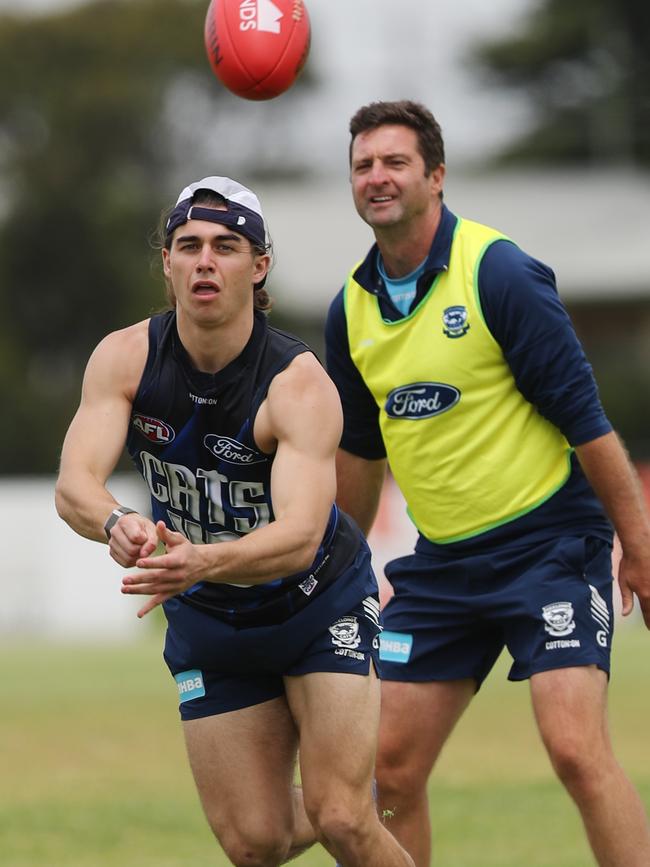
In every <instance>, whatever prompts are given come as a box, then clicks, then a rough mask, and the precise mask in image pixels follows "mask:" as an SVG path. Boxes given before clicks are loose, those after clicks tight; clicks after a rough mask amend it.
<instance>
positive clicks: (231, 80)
mask: <svg viewBox="0 0 650 867" xmlns="http://www.w3.org/2000/svg"><path fill="white" fill-rule="evenodd" d="M204 37H205V48H206V51H207V54H208V59H209V61H210V66H211V67H212V70H213V72H214V74H215V75H216V76H217V78H218V79H219V81H221V82H222V83H223V84H225V86H226V87H227V88H228V89H229V90H231V91H232V92H233V93H236V94H237V96H243V97H244V98H245V99H272V98H273V97H274V96H278V95H279V94H281V93H284V91H285V90H288V89H289V88H290V87H291V85H292V84H293V83H294V81H295V80H296V78H298V75H299V74H300V71H301V69H302V67H303V66H304V63H305V61H306V60H307V54H308V53H309V42H310V37H311V28H310V25H309V16H308V14H307V9H306V8H305V4H304V3H303V2H302V0H212V2H211V3H210V6H209V7H208V12H207V15H206V18H205V32H204Z"/></svg>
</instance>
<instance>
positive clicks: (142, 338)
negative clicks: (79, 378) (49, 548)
mask: <svg viewBox="0 0 650 867" xmlns="http://www.w3.org/2000/svg"><path fill="white" fill-rule="evenodd" d="M145 357H146V323H141V324H139V325H138V326H132V328H130V329H125V331H123V332H114V333H113V334H111V335H109V336H108V337H106V338H105V339H104V340H103V341H102V342H101V343H100V344H99V346H98V347H97V348H96V349H95V351H94V352H93V354H92V356H91V358H90V360H89V362H88V366H87V367H86V372H85V375H84V381H83V386H82V395H81V402H80V404H79V408H78V410H77V412H76V414H75V416H74V418H73V420H72V423H71V424H70V427H69V429H68V433H67V434H66V437H65V440H64V443H63V449H62V453H61V463H60V468H59V477H58V480H57V484H56V505H57V510H58V512H59V514H60V515H61V517H62V518H64V520H66V521H67V522H68V523H69V524H70V525H71V526H72V527H73V528H74V529H75V530H77V532H79V533H81V534H82V535H85V536H87V537H88V538H95V539H102V538H103V531H102V527H103V523H104V521H105V520H106V517H107V515H108V514H109V513H110V510H111V508H112V507H113V505H114V502H115V501H114V499H113V497H112V496H111V495H110V493H109V492H108V491H107V490H106V487H105V483H106V481H107V479H108V477H109V475H110V474H111V472H112V471H113V469H114V467H115V465H116V464H117V461H118V459H119V457H120V454H121V453H122V450H123V448H124V443H125V440H126V434H127V430H128V425H129V419H130V414H131V404H132V399H133V395H134V394H135V390H136V389H137V383H138V382H139V378H140V376H141V374H142V369H143V367H144V360H145Z"/></svg>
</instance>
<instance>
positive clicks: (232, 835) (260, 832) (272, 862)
mask: <svg viewBox="0 0 650 867" xmlns="http://www.w3.org/2000/svg"><path fill="white" fill-rule="evenodd" d="M216 836H217V839H218V840H219V842H220V844H221V846H222V847H223V850H224V852H225V853H226V855H227V856H228V859H229V860H230V861H231V863H232V864H234V865H235V867H276V865H277V864H282V863H283V862H284V861H286V859H287V858H288V856H289V849H290V847H291V835H290V834H284V833H278V832H276V831H272V830H270V829H265V828H255V827H247V828H232V827H231V828H229V829H228V830H227V831H226V832H225V833H223V834H217V835H216Z"/></svg>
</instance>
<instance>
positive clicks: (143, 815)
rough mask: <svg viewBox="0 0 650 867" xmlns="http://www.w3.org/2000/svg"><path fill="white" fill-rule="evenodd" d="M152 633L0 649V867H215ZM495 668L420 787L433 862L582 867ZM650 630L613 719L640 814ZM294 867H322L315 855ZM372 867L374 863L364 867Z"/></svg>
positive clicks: (568, 822)
mask: <svg viewBox="0 0 650 867" xmlns="http://www.w3.org/2000/svg"><path fill="white" fill-rule="evenodd" d="M160 643H161V640H160V638H158V637H155V638H152V639H150V640H148V641H146V642H144V643H142V644H137V645H129V646H119V647H86V646H84V647H81V646H79V647H77V646H57V645H54V646H52V645H42V646H39V645H35V644H29V645H20V644H6V643H5V644H4V645H0V678H1V683H2V703H1V705H0V707H1V712H0V745H1V747H0V749H1V750H2V763H1V766H0V864H2V865H3V867H189V865H191V867H208V865H210V867H222V865H226V864H227V863H228V862H227V861H226V859H225V858H224V856H223V855H222V853H221V851H220V849H219V848H218V846H217V845H216V844H215V843H214V841H213V839H212V837H211V834H210V832H209V830H208V828H207V825H206V823H205V820H204V818H203V815H202V813H201V809H200V806H199V803H198V800H197V797H196V794H195V792H194V787H193V783H192V780H191V777H190V774H189V770H188V768H187V764H186V760H185V753H184V747H183V743H182V738H181V731H180V724H179V723H178V717H177V712H176V691H175V686H174V684H173V682H172V681H171V678H169V676H168V675H167V672H166V669H165V668H164V666H163V664H162V661H161V659H160ZM506 668H507V665H506V660H505V659H502V660H501V661H500V663H499V665H498V669H497V670H496V671H495V672H494V673H493V675H492V676H491V678H490V680H489V681H488V683H487V684H486V686H485V687H484V688H483V690H482V691H481V693H480V694H479V695H478V697H477V698H476V700H475V702H474V705H473V706H472V707H471V708H470V710H469V711H468V713H467V715H466V717H465V718H464V719H463V720H462V721H461V724H460V726H459V728H458V730H457V732H456V733H455V736H454V738H453V739H452V740H451V741H450V743H449V745H448V747H447V749H446V751H445V753H444V755H443V757H442V759H441V761H440V765H439V767H438V770H437V773H436V775H435V777H434V779H433V781H432V783H431V786H430V791H431V813H432V817H433V820H434V826H435V829H436V859H435V863H436V867H523V865H525V867H588V865H590V864H592V861H591V858H590V855H589V851H588V849H587V847H586V844H585V843H584V841H583V838H582V831H581V825H580V822H579V819H578V817H577V815H576V813H575V810H574V808H573V806H572V804H571V803H570V801H569V800H568V798H567V796H566V795H565V794H564V793H563V792H562V790H561V789H560V787H559V785H558V784H556V783H555V781H554V779H553V777H552V775H551V772H550V770H549V767H548V763H547V760H546V757H545V755H544V753H543V751H542V748H541V746H540V744H539V742H538V740H537V736H536V733H535V731H534V725H533V721H532V716H531V712H530V709H529V703H528V690H527V687H526V685H525V684H510V683H508V682H507V681H506V680H505V673H506ZM649 681H650V635H648V634H647V633H646V631H645V630H644V629H643V628H642V627H641V626H638V625H636V624H635V625H633V626H626V627H625V628H623V627H621V628H620V629H619V630H618V634H617V644H616V648H615V653H614V678H613V680H612V686H611V714H610V715H611V721H612V729H613V732H614V738H615V742H616V746H617V752H618V755H619V757H620V759H621V761H622V763H623V765H624V766H625V768H626V770H627V771H628V773H629V774H630V776H631V777H632V779H633V780H634V781H635V783H636V784H637V786H638V787H639V789H640V790H641V793H642V796H643V798H644V800H645V803H646V804H647V805H648V806H650V747H649V746H648V737H647V732H648V721H649V720H650V689H648V684H649ZM293 863H294V864H295V865H296V867H325V865H329V867H332V859H331V858H330V857H329V856H328V855H327V853H325V852H324V851H323V850H322V849H320V848H319V847H314V848H313V849H312V850H311V851H310V852H309V853H307V854H305V855H303V856H302V857H301V858H299V859H297V860H296V861H294V862H293ZM368 867H372V865H368Z"/></svg>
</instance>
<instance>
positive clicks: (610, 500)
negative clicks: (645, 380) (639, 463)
mask: <svg viewBox="0 0 650 867" xmlns="http://www.w3.org/2000/svg"><path fill="white" fill-rule="evenodd" d="M576 454H577V455H578V459H579V461H580V465H581V466H582V469H583V470H584V472H585V475H586V476H587V478H588V479H589V482H590V483H591V486H592V487H593V489H594V490H595V492H596V494H597V495H598V497H599V498H600V501H601V502H602V504H603V506H604V507H605V511H606V512H607V514H608V516H609V517H610V519H611V521H612V523H613V524H614V527H615V528H616V532H617V534H618V537H619V540H620V542H621V548H622V554H623V556H622V558H621V563H620V566H619V571H618V582H619V585H620V588H621V596H622V599H623V614H626V615H627V614H629V613H630V612H631V611H632V608H633V607H634V594H636V596H637V597H638V599H639V604H640V606H641V610H642V612H643V618H644V620H645V623H646V626H647V627H648V629H650V517H649V516H648V511H647V508H646V505H645V502H644V499H643V493H642V491H641V486H640V484H639V480H638V478H637V475H636V473H635V471H634V468H633V466H632V464H631V463H630V460H629V458H628V456H627V453H626V451H625V449H624V448H623V446H622V444H621V441H620V440H619V438H618V436H617V435H616V434H615V433H613V432H612V433H608V434H606V435H605V436H602V437H598V439H595V440H592V441H591V442H588V443H585V444H584V445H581V446H577V447H576Z"/></svg>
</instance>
